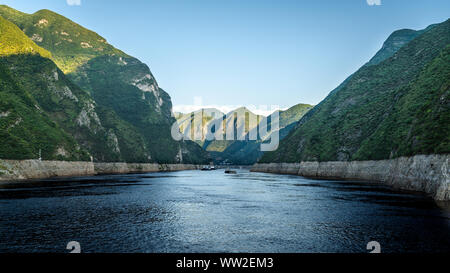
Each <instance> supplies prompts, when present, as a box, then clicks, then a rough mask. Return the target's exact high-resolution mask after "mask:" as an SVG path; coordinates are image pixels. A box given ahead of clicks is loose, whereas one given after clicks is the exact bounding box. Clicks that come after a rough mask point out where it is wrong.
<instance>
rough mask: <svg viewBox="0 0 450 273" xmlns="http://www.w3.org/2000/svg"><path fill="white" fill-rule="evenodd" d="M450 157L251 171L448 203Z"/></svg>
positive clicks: (270, 166) (276, 165)
mask: <svg viewBox="0 0 450 273" xmlns="http://www.w3.org/2000/svg"><path fill="white" fill-rule="evenodd" d="M449 159H450V155H417V156H413V157H401V158H396V159H390V160H380V161H353V162H301V163H268V164H255V165H254V166H253V167H252V169H251V171H252V172H263V173H278V174H291V175H299V176H304V177H309V178H316V179H345V180H364V181H375V182H381V183H385V184H387V185H390V186H392V187H394V188H397V189H401V190H409V191H418V192H423V193H426V194H427V195H430V196H431V197H433V199H435V200H437V201H450V169H449Z"/></svg>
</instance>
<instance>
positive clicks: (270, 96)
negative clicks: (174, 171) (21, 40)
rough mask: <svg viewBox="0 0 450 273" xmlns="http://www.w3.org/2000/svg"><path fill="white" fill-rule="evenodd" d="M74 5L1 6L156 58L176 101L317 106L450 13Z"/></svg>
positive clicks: (441, 5) (243, 2)
mask: <svg viewBox="0 0 450 273" xmlns="http://www.w3.org/2000/svg"><path fill="white" fill-rule="evenodd" d="M67 1H69V2H74V3H76V2H77V1H79V0H9V1H8V0H6V1H2V0H0V3H3V4H7V5H10V6H11V7H13V8H16V9H18V10H21V11H24V12H27V13H33V12H35V11H37V10H39V9H43V8H46V9H51V10H53V11H56V12H58V13H60V14H62V15H64V16H66V17H68V18H70V19H72V20H74V21H76V22H77V23H79V24H81V25H83V26H85V27H87V28H89V29H91V30H94V31H96V32H98V33H99V34H100V35H102V36H103V37H105V38H106V39H107V40H108V41H109V42H110V43H111V44H112V45H114V46H116V47H117V48H120V49H122V50H124V51H125V52H127V53H128V54H130V55H133V56H135V57H137V58H138V59H140V60H141V61H143V62H145V63H147V64H148V65H149V66H150V68H151V70H152V72H153V74H154V75H155V77H156V78H157V80H158V82H159V84H160V86H161V87H162V88H164V89H165V90H166V91H167V92H168V93H169V94H170V95H171V97H172V100H173V102H174V105H179V104H193V100H194V97H202V98H203V103H204V104H206V105H213V104H214V105H217V104H219V105H221V104H228V105H238V104H239V105H250V104H253V105H262V104H266V105H271V104H277V105H280V106H281V107H287V106H292V105H294V104H296V103H300V102H303V103H311V104H317V103H318V102H320V101H321V100H322V99H323V98H324V97H325V96H326V95H327V94H328V93H329V92H330V91H331V90H332V89H333V88H335V87H336V86H337V85H338V84H339V83H340V82H342V81H343V80H344V79H345V78H346V77H347V76H349V75H350V74H351V73H353V72H355V71H356V70H357V69H358V68H359V67H360V66H361V65H363V64H364V63H365V62H366V61H368V60H369V59H370V58H371V57H372V56H373V55H374V54H375V52H376V51H377V50H378V49H379V48H381V46H382V43H383V41H384V40H385V39H386V38H387V37H388V36H389V34H390V33H392V32H393V31H395V30H397V29H401V28H412V29H422V28H424V27H426V26H428V25H430V24H433V23H438V22H442V21H444V20H446V19H448V18H449V16H450V1H448V0H433V1H429V0H381V5H376V4H375V5H369V4H368V3H367V0H334V1H318V0H310V1H301V0H296V1H288V0H273V1H266V0H142V1H138V0H128V1H122V0H121V1H114V0H109V1H106V0H81V5H68V4H67ZM369 1H372V2H378V1H380V0H369Z"/></svg>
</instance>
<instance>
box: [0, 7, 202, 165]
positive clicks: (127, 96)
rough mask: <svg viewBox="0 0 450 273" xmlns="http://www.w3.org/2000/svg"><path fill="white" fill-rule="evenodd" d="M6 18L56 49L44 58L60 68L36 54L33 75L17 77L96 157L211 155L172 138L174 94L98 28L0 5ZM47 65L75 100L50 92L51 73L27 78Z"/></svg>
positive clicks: (185, 158)
mask: <svg viewBox="0 0 450 273" xmlns="http://www.w3.org/2000/svg"><path fill="white" fill-rule="evenodd" d="M0 16H3V17H5V18H6V19H7V20H9V21H11V22H13V23H14V24H15V25H17V26H18V27H19V28H20V29H21V30H22V31H23V33H25V34H26V35H23V36H28V38H29V39H28V41H29V42H32V43H33V44H35V45H37V46H38V48H42V49H43V50H45V51H46V52H50V55H46V57H48V58H51V60H52V61H53V62H54V63H55V64H56V66H57V67H56V66H55V67H54V69H51V68H50V65H51V64H49V62H48V61H43V60H41V61H37V60H36V61H35V62H34V63H33V65H32V66H30V65H26V66H24V69H25V70H27V69H28V70H27V71H28V72H29V73H28V74H25V73H23V72H27V71H22V72H20V73H16V75H15V76H16V77H20V76H23V78H24V81H26V82H27V84H28V86H27V87H28V88H30V89H29V90H34V92H35V93H36V96H39V97H40V103H42V104H43V105H42V108H43V109H44V111H49V112H52V114H51V115H50V116H51V117H52V119H53V120H55V122H57V123H58V124H59V125H61V126H62V127H63V128H64V129H65V130H66V131H67V132H68V133H70V134H71V135H73V136H74V137H75V139H76V140H77V141H78V142H79V144H80V145H81V147H84V148H86V149H87V150H88V151H89V153H90V154H91V155H92V156H93V157H94V160H96V161H105V162H114V161H126V162H159V163H176V162H185V163H195V162H204V161H205V160H206V156H207V154H206V153H205V152H204V151H202V149H200V148H199V147H197V145H196V144H195V143H193V142H190V141H184V142H176V141H175V140H173V139H172V137H171V126H172V124H173V123H174V122H175V118H174V117H173V114H172V103H171V99H170V96H169V95H168V94H167V93H166V92H165V91H164V90H163V89H161V88H160V87H159V86H158V84H157V82H156V80H155V78H154V77H153V75H152V73H151V72H150V69H149V68H148V66H147V65H145V64H143V63H142V62H140V61H139V60H137V59H136V58H133V57H131V56H129V55H127V54H125V53H123V52H122V51H120V50H118V49H116V48H114V47H113V46H112V45H110V44H108V43H107V42H106V40H105V39H104V38H102V37H101V36H99V35H98V34H96V33H95V32H92V31H90V30H88V29H85V28H83V27H82V26H80V25H78V24H76V23H74V22H72V21H70V20H69V19H67V18H65V17H63V16H61V15H59V14H56V13H54V12H52V11H49V10H41V11H38V12H36V13H34V14H26V13H22V12H19V11H16V10H14V9H12V8H10V7H7V6H0ZM19 56H23V54H21V55H19ZM15 61H19V62H20V61H23V58H15V59H14V61H11V60H10V61H9V65H10V66H14V62H15ZM25 63H27V61H25ZM44 63H46V64H47V65H49V66H48V67H47V68H48V70H49V71H51V73H53V74H52V75H55V76H54V77H53V78H54V79H55V80H54V81H57V82H60V81H64V83H65V84H66V87H67V88H68V89H67V88H66V87H64V86H63V85H62V84H61V85H58V84H59V83H57V84H56V85H57V86H58V88H57V89H60V90H58V92H60V93H61V92H62V93H64V94H63V96H67V98H69V97H70V96H72V95H73V97H74V98H72V99H71V100H72V101H71V102H67V104H68V105H69V106H67V105H63V104H61V103H60V102H59V101H57V100H55V99H53V97H54V96H55V95H53V97H52V95H49V91H50V93H51V92H52V88H53V85H52V84H51V83H50V82H51V81H53V80H52V78H51V77H48V79H47V82H45V80H44V81H41V82H39V81H32V80H27V77H28V78H30V79H33V77H35V76H36V73H37V71H39V70H40V68H39V69H38V67H39V66H42V65H43V64H44ZM17 64H18V63H17ZM27 64H28V63H27ZM21 73H22V74H21ZM61 90H62V91H61ZM68 90H69V91H70V92H71V93H72V95H70V94H68V93H69V91H68ZM66 93H67V94H66ZM69 99H70V98H69ZM80 109H81V110H80ZM77 111H78V112H77Z"/></svg>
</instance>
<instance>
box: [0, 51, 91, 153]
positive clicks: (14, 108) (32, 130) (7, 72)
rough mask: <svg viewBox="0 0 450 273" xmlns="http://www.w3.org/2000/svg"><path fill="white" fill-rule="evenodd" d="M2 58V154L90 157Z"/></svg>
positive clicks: (0, 72) (0, 115) (0, 83)
mask: <svg viewBox="0 0 450 273" xmlns="http://www.w3.org/2000/svg"><path fill="white" fill-rule="evenodd" d="M12 74H13V73H12V72H11V69H10V68H9V67H8V66H7V65H5V64H4V63H3V61H2V60H0V139H1V141H0V158H8V159H32V158H38V157H39V150H42V158H44V159H59V160H89V154H88V153H87V152H86V151H85V150H83V149H82V148H81V147H80V146H79V145H78V143H77V142H76V140H75V139H74V138H73V137H72V136H71V135H70V134H68V133H66V132H65V131H64V130H63V129H62V128H61V127H60V126H58V124H57V123H55V122H53V121H52V120H51V118H50V117H49V116H48V114H47V113H46V112H45V111H43V110H42V109H41V108H40V106H39V103H38V102H37V101H36V100H35V99H34V98H33V96H32V95H31V94H30V93H29V92H27V91H26V90H27V89H26V88H25V87H24V86H23V81H21V80H17V79H16V78H15V76H14V75H12Z"/></svg>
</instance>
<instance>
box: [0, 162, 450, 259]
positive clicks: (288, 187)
mask: <svg viewBox="0 0 450 273" xmlns="http://www.w3.org/2000/svg"><path fill="white" fill-rule="evenodd" d="M70 241H77V242H79V243H80V245H81V250H82V252H88V253H90V252H108V253H115V252H125V253H130V252H131V253H134V252H146V253H147V252H151V253H152V252H283V253H284V252H296V253H297V252H314V253H315V252H358V253H366V252H368V251H367V250H366V246H367V243H368V242H370V241H377V242H379V243H380V244H381V248H382V252H450V211H449V210H448V209H445V205H444V208H443V207H439V206H437V205H436V204H435V203H434V202H433V201H432V200H430V199H428V198H426V197H424V196H422V195H417V194H411V193H401V192H397V191H392V190H391V189H390V188H388V187H386V186H382V185H377V184H368V183H365V182H348V181H324V180H321V181H318V180H311V179H306V178H302V177H297V176H287V175H275V174H261V173H250V172H248V171H247V170H239V171H238V174H235V175H226V174H224V172H223V170H217V171H211V172H201V171H183V172H176V173H152V174H132V175H116V176H96V177H84V178H70V179H68V178H65V179H51V180H45V181H34V182H27V183H16V184H8V185H0V252H63V253H64V252H68V250H66V246H67V243H68V242H70Z"/></svg>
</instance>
